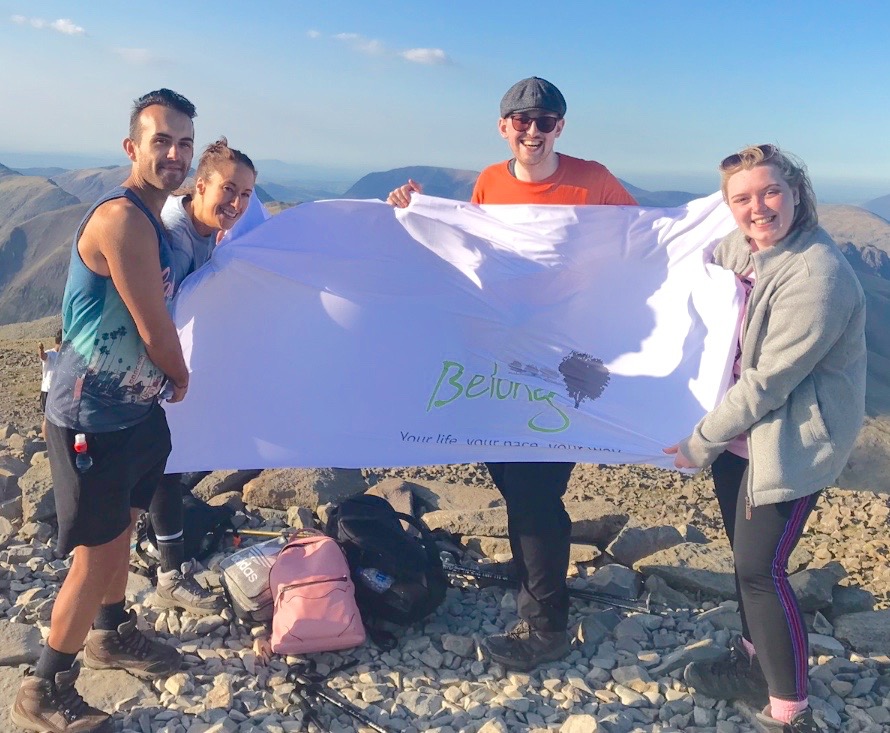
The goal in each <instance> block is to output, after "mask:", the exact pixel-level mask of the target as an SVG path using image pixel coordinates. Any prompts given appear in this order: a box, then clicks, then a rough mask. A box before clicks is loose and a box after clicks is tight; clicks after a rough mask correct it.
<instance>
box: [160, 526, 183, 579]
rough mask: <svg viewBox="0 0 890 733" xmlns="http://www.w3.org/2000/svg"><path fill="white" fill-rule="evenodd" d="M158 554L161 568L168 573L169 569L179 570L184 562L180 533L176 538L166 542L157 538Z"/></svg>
mask: <svg viewBox="0 0 890 733" xmlns="http://www.w3.org/2000/svg"><path fill="white" fill-rule="evenodd" d="M158 554H159V555H160V556H161V570H162V571H164V572H165V573H169V572H170V571H171V570H179V569H180V568H181V567H182V563H184V562H185V547H184V545H183V542H182V535H181V534H180V535H179V538H178V539H175V540H173V541H172V542H168V541H166V540H158Z"/></svg>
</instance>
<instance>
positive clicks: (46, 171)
mask: <svg viewBox="0 0 890 733" xmlns="http://www.w3.org/2000/svg"><path fill="white" fill-rule="evenodd" d="M16 170H17V171H18V172H19V173H21V174H22V175H23V176H40V177H41V178H52V177H53V176H58V175H60V174H62V173H67V172H68V169H67V168H59V167H58V166H49V167H47V168H16Z"/></svg>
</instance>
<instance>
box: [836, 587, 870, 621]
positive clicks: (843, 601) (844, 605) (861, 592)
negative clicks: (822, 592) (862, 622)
mask: <svg viewBox="0 0 890 733" xmlns="http://www.w3.org/2000/svg"><path fill="white" fill-rule="evenodd" d="M874 608H875V597H874V595H873V594H872V593H870V592H869V591H867V590H865V588H859V587H857V586H848V585H836V586H834V588H832V589H831V608H829V609H827V610H826V615H827V616H828V619H829V621H830V620H831V619H833V618H835V617H837V616H843V615H844V614H847V613H860V612H861V611H873V610H874Z"/></svg>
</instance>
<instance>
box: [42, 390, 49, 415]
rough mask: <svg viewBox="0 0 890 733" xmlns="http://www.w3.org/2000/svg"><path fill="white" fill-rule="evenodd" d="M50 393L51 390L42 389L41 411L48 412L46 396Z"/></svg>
mask: <svg viewBox="0 0 890 733" xmlns="http://www.w3.org/2000/svg"><path fill="white" fill-rule="evenodd" d="M48 394H49V392H43V391H41V393H40V411H41V412H46V396H47V395H48Z"/></svg>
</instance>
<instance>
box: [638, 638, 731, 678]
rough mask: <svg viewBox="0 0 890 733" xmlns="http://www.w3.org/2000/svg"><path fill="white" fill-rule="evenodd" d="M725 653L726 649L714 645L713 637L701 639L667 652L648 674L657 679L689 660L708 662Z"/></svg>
mask: <svg viewBox="0 0 890 733" xmlns="http://www.w3.org/2000/svg"><path fill="white" fill-rule="evenodd" d="M725 654H726V649H724V648H723V647H718V646H716V645H715V644H714V641H713V639H702V640H701V641H696V642H693V643H692V644H687V645H686V646H684V647H682V648H680V649H676V650H675V651H673V652H671V653H670V654H667V655H666V656H664V657H663V658H662V660H661V664H659V665H658V666H656V667H653V668H652V669H650V670H649V674H650V675H651V676H652V677H654V678H656V679H658V678H659V677H664V676H665V675H667V674H670V673H671V672H673V671H674V670H677V669H683V668H684V667H686V665H687V664H689V663H690V662H708V661H710V660H712V659H719V658H720V657H722V656H724V655H725Z"/></svg>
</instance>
